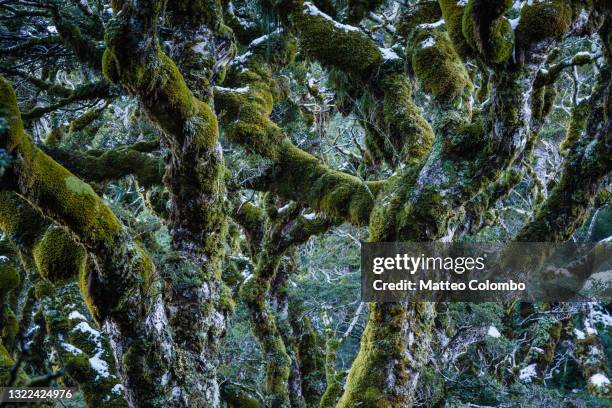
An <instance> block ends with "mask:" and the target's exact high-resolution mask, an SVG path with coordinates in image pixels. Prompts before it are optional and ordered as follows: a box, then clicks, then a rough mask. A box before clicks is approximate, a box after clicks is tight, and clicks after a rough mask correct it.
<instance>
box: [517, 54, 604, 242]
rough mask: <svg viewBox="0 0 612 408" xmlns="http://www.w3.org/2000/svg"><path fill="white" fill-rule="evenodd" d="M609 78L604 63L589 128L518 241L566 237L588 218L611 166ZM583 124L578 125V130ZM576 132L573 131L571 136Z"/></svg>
mask: <svg viewBox="0 0 612 408" xmlns="http://www.w3.org/2000/svg"><path fill="white" fill-rule="evenodd" d="M609 79H610V69H609V67H607V66H605V67H604V68H603V69H602V70H601V72H600V79H599V83H598V88H599V89H598V90H596V91H595V92H594V94H593V96H592V97H591V98H592V100H591V103H590V104H589V105H590V106H589V112H590V113H589V119H588V125H587V126H586V130H585V132H584V133H583V134H582V136H581V137H580V138H578V140H576V142H574V143H573V144H572V145H571V147H570V148H569V152H568V153H567V158H566V160H565V163H564V167H563V173H562V175H561V179H560V180H559V182H558V183H557V185H556V186H555V187H554V189H553V190H552V191H551V193H550V195H549V196H548V198H547V199H546V201H545V202H544V204H543V205H542V207H541V208H539V209H538V211H537V213H536V215H535V217H534V219H533V220H532V221H531V222H529V223H528V224H527V225H525V226H524V227H523V229H522V230H521V231H520V232H519V233H518V235H517V237H516V239H517V240H518V241H528V242H558V241H559V242H560V241H565V240H567V239H569V237H570V236H571V235H572V233H573V232H574V231H575V230H576V228H578V227H580V226H581V225H582V223H583V222H584V220H585V219H586V216H587V214H588V210H589V208H590V207H591V206H592V205H593V201H594V200H595V196H596V194H597V190H598V188H599V185H600V182H601V181H602V179H603V178H604V177H605V176H606V175H607V174H608V173H609V172H610V170H612V166H611V164H610V163H612V149H611V148H610V146H611V145H612V136H611V135H612V119H611V118H610V116H609V106H608V105H607V104H608V102H607V101H608V98H609V94H610V85H609ZM576 108H577V109H580V107H576ZM577 114H578V115H580V112H577ZM581 120H582V121H584V118H582V119H581ZM580 127H582V126H580V125H578V128H576V129H575V130H576V131H577V132H579V133H580V130H579V129H580ZM570 129H571V128H570ZM576 136H577V135H570V137H571V138H572V139H574V138H576ZM566 145H567V144H566Z"/></svg>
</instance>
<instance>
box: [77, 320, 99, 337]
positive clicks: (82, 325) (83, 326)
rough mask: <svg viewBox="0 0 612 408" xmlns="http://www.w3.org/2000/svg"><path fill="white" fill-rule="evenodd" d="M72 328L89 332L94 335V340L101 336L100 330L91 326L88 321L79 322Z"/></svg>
mask: <svg viewBox="0 0 612 408" xmlns="http://www.w3.org/2000/svg"><path fill="white" fill-rule="evenodd" d="M72 330H73V331H80V332H81V333H89V335H90V336H91V337H93V338H94V340H97V339H98V338H99V337H100V332H99V331H97V330H96V329H94V328H93V327H91V326H90V325H89V323H87V322H81V323H79V324H77V325H76V326H74V329H72Z"/></svg>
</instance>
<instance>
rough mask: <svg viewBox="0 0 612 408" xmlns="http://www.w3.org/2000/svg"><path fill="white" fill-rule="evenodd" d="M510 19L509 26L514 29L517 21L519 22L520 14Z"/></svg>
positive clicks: (517, 23)
mask: <svg viewBox="0 0 612 408" xmlns="http://www.w3.org/2000/svg"><path fill="white" fill-rule="evenodd" d="M509 21H510V27H512V29H513V30H516V27H518V25H519V23H520V22H521V16H520V15H519V16H518V17H517V18H513V19H511V20H509Z"/></svg>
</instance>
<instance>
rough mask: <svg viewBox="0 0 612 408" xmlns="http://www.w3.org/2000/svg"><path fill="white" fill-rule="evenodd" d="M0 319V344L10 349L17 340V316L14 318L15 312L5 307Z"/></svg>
mask: <svg viewBox="0 0 612 408" xmlns="http://www.w3.org/2000/svg"><path fill="white" fill-rule="evenodd" d="M0 317H1V318H2V320H0V323H2V326H1V327H0V337H1V338H2V342H3V343H4V344H6V345H9V347H10V346H12V345H13V344H14V342H15V339H16V338H17V333H18V332H19V321H18V320H17V316H15V312H13V311H12V310H11V309H9V308H8V307H5V309H4V312H3V313H0Z"/></svg>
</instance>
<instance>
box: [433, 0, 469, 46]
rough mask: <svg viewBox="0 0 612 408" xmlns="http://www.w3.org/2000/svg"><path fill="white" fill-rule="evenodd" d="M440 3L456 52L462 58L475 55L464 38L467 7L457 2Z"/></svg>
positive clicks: (453, 0)
mask: <svg viewBox="0 0 612 408" xmlns="http://www.w3.org/2000/svg"><path fill="white" fill-rule="evenodd" d="M438 3H439V4H440V8H441V9H442V17H443V18H444V22H445V24H446V31H447V32H448V35H449V37H450V39H451V41H452V43H453V46H454V47H455V50H456V51H457V53H458V54H459V55H460V56H462V57H469V56H471V55H472V54H473V51H472V48H471V47H470V46H469V45H468V43H467V42H466V39H465V37H464V36H463V11H464V9H465V7H463V6H460V5H459V4H458V2H457V1H456V0H440V1H439V2H438Z"/></svg>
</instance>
